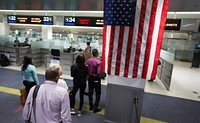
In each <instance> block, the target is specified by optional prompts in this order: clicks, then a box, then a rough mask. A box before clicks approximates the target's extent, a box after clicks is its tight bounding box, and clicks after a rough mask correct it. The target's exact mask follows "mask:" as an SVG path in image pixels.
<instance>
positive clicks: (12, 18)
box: [7, 15, 53, 25]
mask: <svg viewBox="0 0 200 123" xmlns="http://www.w3.org/2000/svg"><path fill="white" fill-rule="evenodd" d="M7 21H8V23H21V24H44V25H53V16H21V15H8V16H7Z"/></svg>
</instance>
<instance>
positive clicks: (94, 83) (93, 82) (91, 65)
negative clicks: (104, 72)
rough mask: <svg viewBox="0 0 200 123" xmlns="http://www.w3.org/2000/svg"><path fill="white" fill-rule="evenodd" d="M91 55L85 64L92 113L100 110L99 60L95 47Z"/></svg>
mask: <svg viewBox="0 0 200 123" xmlns="http://www.w3.org/2000/svg"><path fill="white" fill-rule="evenodd" d="M92 55H93V57H91V58H90V59H88V60H87V66H88V71H89V78H88V83H89V106H90V108H89V110H91V111H92V110H93V113H96V112H100V111H101V108H99V107H98V106H99V102H100V96H101V79H100V74H101V61H100V60H99V59H98V58H97V57H98V55H99V52H98V50H97V49H93V50H92ZM94 90H95V91H96V100H95V103H94V104H93V91H94Z"/></svg>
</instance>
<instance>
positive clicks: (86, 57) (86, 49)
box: [82, 47, 92, 62]
mask: <svg viewBox="0 0 200 123" xmlns="http://www.w3.org/2000/svg"><path fill="white" fill-rule="evenodd" d="M82 54H83V56H84V58H85V62H86V61H87V60H88V59H89V58H90V57H91V56H92V53H91V52H90V48H89V47H86V48H85V50H84V51H83V52H82Z"/></svg>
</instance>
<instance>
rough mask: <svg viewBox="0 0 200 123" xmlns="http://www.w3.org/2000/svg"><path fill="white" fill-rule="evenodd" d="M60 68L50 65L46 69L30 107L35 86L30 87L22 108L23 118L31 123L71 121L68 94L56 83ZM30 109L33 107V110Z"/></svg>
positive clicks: (62, 122)
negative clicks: (43, 80) (33, 104)
mask: <svg viewBox="0 0 200 123" xmlns="http://www.w3.org/2000/svg"><path fill="white" fill-rule="evenodd" d="M59 71H60V68H59V67H58V66H56V65H52V66H51V67H50V68H48V69H47V70H46V73H45V79H46V80H45V82H44V84H41V85H40V88H39V90H38V94H37V97H36V99H35V108H33V107H32V97H33V92H34V89H35V87H33V88H31V90H30V92H29V95H28V97H27V100H26V104H25V106H24V110H23V117H24V120H26V121H27V120H28V119H29V116H30V121H31V122H32V123H71V122H72V121H71V114H70V101H69V94H68V92H67V91H66V89H64V88H63V87H60V86H58V85H57V82H58V80H59V78H60V73H59ZM32 109H35V110H34V111H33V110H32Z"/></svg>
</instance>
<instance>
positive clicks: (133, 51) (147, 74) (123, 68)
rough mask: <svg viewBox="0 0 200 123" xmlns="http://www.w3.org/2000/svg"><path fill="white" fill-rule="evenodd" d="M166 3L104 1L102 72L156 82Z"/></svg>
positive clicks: (120, 0) (167, 0)
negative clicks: (154, 80)
mask: <svg viewBox="0 0 200 123" xmlns="http://www.w3.org/2000/svg"><path fill="white" fill-rule="evenodd" d="M168 3H169V0H104V29H103V46H102V70H103V71H104V72H106V73H107V74H108V75H117V76H123V77H129V78H144V79H155V76H156V71H157V66H158V62H159V57H160V49H161V45H162V38H163V34H164V27H165V21H166V16H167V11H168Z"/></svg>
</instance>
